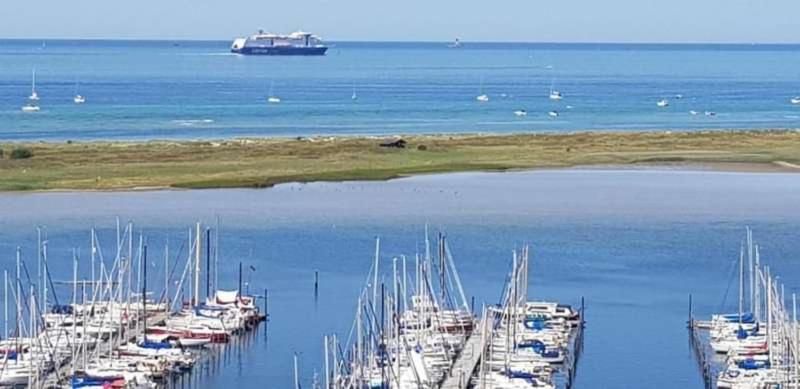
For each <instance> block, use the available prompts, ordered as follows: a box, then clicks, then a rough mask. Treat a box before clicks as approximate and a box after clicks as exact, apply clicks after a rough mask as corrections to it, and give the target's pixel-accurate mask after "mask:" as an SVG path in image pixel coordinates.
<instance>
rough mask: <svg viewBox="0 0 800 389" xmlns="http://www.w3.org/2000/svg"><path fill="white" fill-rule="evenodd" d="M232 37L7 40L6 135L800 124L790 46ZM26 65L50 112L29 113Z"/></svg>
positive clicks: (2, 91)
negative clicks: (260, 50)
mask: <svg viewBox="0 0 800 389" xmlns="http://www.w3.org/2000/svg"><path fill="white" fill-rule="evenodd" d="M229 46H230V42H227V41H216V42H198V41H191V42H186V41H180V42H179V41H174V42H173V41H93V40H55V41H54V40H48V41H41V40H0V140H48V141H63V140H89V139H140V140H141V139H156V138H158V139H195V138H228V137H244V136H287V137H294V136H310V135H345V134H347V135H354V134H358V135H368V134H372V135H386V134H410V133H443V132H448V133H455V132H499V133H503V132H541V131H553V132H559V131H573V130H600V129H613V130H656V129H706V128H708V129H725V128H797V127H800V105H792V104H790V102H789V100H790V99H791V98H792V97H794V96H798V95H800V46H797V45H642V44H636V45H631V44H501V43H494V44H493V43H481V44H477V43H472V44H470V43H466V44H465V45H464V46H463V47H462V48H460V49H449V48H447V47H446V44H445V43H368V42H363V43H355V42H341V43H340V42H334V43H332V47H331V49H330V50H329V53H328V55H326V56H324V57H301V58H297V57H258V56H239V55H235V54H231V53H229V51H228V49H229ZM33 69H36V81H37V82H36V89H37V92H38V93H39V95H40V96H41V101H40V102H39V105H40V107H41V112H38V113H23V112H22V111H21V107H22V106H23V105H24V104H25V103H26V102H27V96H28V95H29V94H30V89H31V73H32V70H33ZM551 88H555V89H557V90H559V91H561V92H562V93H563V94H564V96H565V97H564V99H563V100H561V101H551V100H549V99H548V93H549V91H550V89H551ZM270 89H272V94H274V95H276V96H278V97H280V98H281V99H282V102H281V103H280V104H273V105H268V104H267V101H266V100H267V97H268V95H269V94H270V93H269V91H270ZM76 92H77V93H80V94H81V95H83V96H85V97H86V103H85V104H83V105H80V106H77V105H75V104H74V103H73V102H72V97H73V96H74V94H75V93H76ZM354 93H355V94H356V95H357V97H358V98H357V100H355V101H354V100H353V99H352V95H353V94H354ZM481 93H486V94H488V95H489V97H490V101H489V102H487V103H479V102H477V101H476V99H475V97H476V96H477V95H479V94H481ZM678 95H681V96H682V98H680V99H679V98H678V97H677V96H678ZM661 98H666V99H669V101H670V105H669V107H668V108H658V107H657V106H656V101H657V100H659V99H661ZM520 109H524V110H526V111H527V112H528V115H527V116H526V117H516V116H515V115H514V113H513V112H514V111H515V110H520ZM553 110H555V111H558V112H559V113H560V116H558V117H557V118H551V117H550V116H549V115H548V112H550V111H553ZM689 111H696V112H697V113H698V114H697V115H691V114H690V113H689ZM706 111H709V112H714V113H716V115H715V116H707V115H705V114H704V113H705V112H706Z"/></svg>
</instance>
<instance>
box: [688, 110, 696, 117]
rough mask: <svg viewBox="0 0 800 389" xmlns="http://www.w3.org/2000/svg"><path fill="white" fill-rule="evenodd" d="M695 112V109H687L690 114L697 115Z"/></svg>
mask: <svg viewBox="0 0 800 389" xmlns="http://www.w3.org/2000/svg"><path fill="white" fill-rule="evenodd" d="M697 113H698V112H697V111H695V110H691V111H689V114H690V115H692V116H694V115H697Z"/></svg>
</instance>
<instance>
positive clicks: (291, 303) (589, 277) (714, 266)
mask: <svg viewBox="0 0 800 389" xmlns="http://www.w3.org/2000/svg"><path fill="white" fill-rule="evenodd" d="M798 203H800V180H797V177H796V175H793V174H778V173H772V174H757V173H721V172H709V171H671V170H663V169H656V170H637V171H603V170H559V171H534V172H514V173H463V174H449V175H431V176H420V177H413V178H405V179H399V180H392V181H387V182H343V183H311V184H285V185H279V186H276V187H274V188H270V189H234V190H228V189H225V190H200V191H156V192H129V193H126V192H113V193H35V194H31V193H27V194H22V193H3V194H0V209H2V211H3V217H2V218H0V267H2V268H3V269H11V267H12V264H13V260H14V257H13V255H14V248H15V246H16V245H20V246H21V247H22V250H23V258H24V259H25V260H26V261H27V264H28V266H29V268H30V269H35V240H36V232H35V227H36V226H37V225H42V226H46V231H47V237H48V242H49V246H48V247H49V250H50V265H51V270H52V272H53V278H54V280H55V281H58V280H64V279H69V278H70V277H71V255H72V254H71V253H72V249H73V248H79V249H80V252H81V253H82V259H81V265H80V269H81V273H82V275H83V276H86V277H88V276H89V271H88V253H89V247H88V245H89V228H91V227H92V226H95V227H97V228H98V231H99V235H100V240H101V243H102V244H103V247H104V248H105V250H106V252H109V250H110V247H111V246H112V245H113V242H114V232H113V226H114V218H115V217H116V216H120V217H121V218H122V221H123V222H125V221H126V220H129V219H132V220H134V221H135V223H136V230H137V231H143V232H144V233H145V234H146V239H147V241H148V243H149V245H150V247H151V252H152V253H159V252H160V250H161V249H162V248H163V245H164V243H165V240H166V239H167V238H168V239H169V241H170V247H171V250H172V252H173V254H174V253H177V252H178V251H179V250H180V249H179V247H180V245H181V242H183V241H184V240H185V236H186V235H187V234H188V230H189V228H191V226H192V224H193V223H194V222H195V221H197V220H202V221H204V222H206V223H209V224H211V225H213V223H214V218H215V217H216V216H219V217H220V219H221V223H222V237H221V241H220V249H221V261H222V265H221V267H220V285H221V286H222V287H226V288H235V285H236V283H237V267H238V263H239V262H240V261H241V262H243V263H244V265H245V269H249V266H253V267H254V268H255V271H250V270H246V272H245V275H244V281H245V282H246V283H247V284H248V285H249V287H250V288H251V291H260V290H262V289H263V288H269V291H270V292H269V294H270V307H269V310H270V314H271V315H272V317H271V319H270V322H269V324H268V325H267V326H266V328H261V329H260V330H259V331H258V332H256V333H253V334H252V335H251V336H250V337H248V338H247V339H245V340H244V341H243V342H242V343H244V344H237V345H234V346H233V347H230V348H228V349H226V350H224V351H222V352H221V353H219V354H217V355H219V357H218V358H217V359H214V360H210V361H208V362H207V363H204V364H203V365H202V366H201V367H200V368H199V369H198V373H197V374H196V375H195V376H193V377H190V378H187V381H186V382H184V383H181V385H180V386H185V387H198V388H206V387H238V388H287V387H290V385H291V383H292V355H293V353H295V352H296V353H298V355H299V360H300V366H301V374H302V376H303V380H302V382H303V385H304V387H310V381H311V377H312V376H313V373H314V371H315V370H316V371H320V370H321V369H322V366H323V361H322V355H323V354H322V337H323V336H324V335H325V334H330V333H333V332H336V333H338V334H339V335H340V336H342V337H346V336H347V334H348V331H349V330H350V328H351V324H352V320H353V317H354V310H355V305H356V298H357V296H358V293H359V289H360V288H361V287H362V286H363V285H364V281H365V277H366V274H367V272H368V271H369V268H370V265H371V263H372V258H373V252H374V251H373V250H374V238H375V237H376V236H380V237H381V245H382V250H381V251H382V258H383V261H384V264H385V266H387V267H388V266H390V265H389V264H390V263H391V262H390V261H391V259H392V258H394V257H397V256H399V255H401V254H405V255H409V256H413V255H414V254H415V253H416V252H417V250H421V249H422V243H423V229H424V225H425V224H426V223H428V224H429V225H430V227H431V229H432V230H434V231H438V230H439V229H441V230H443V231H445V232H446V233H447V235H448V238H449V244H450V247H451V249H452V251H453V253H454V257H455V260H456V262H457V264H458V267H459V271H460V274H461V278H462V281H463V284H464V287H465V293H466V294H467V295H468V296H475V299H476V301H477V303H478V305H480V304H481V302H486V303H489V304H491V303H494V302H496V301H498V299H499V298H500V294H501V288H502V280H503V279H504V277H505V275H506V274H507V272H508V271H509V261H510V258H511V250H512V249H514V248H519V247H521V246H522V245H523V244H530V245H531V251H532V261H533V262H532V265H531V277H530V280H529V282H530V292H531V295H532V297H536V298H542V299H557V300H559V301H562V302H565V303H573V304H577V303H579V301H580V297H581V296H584V297H585V298H586V304H587V313H586V318H587V330H586V338H585V347H584V353H583V356H582V358H581V360H580V363H579V366H578V376H577V381H576V385H577V386H576V387H578V388H634V387H635V388H639V387H655V388H701V387H703V384H702V382H701V378H700V374H699V372H698V371H697V365H696V363H695V361H694V360H693V357H692V353H691V350H690V348H689V344H688V333H687V331H686V328H685V324H686V319H687V315H688V308H687V296H688V294H689V293H692V294H693V295H694V302H695V307H694V310H695V313H696V314H697V315H698V316H706V315H709V314H711V313H714V312H720V311H732V310H734V309H735V307H736V301H735V296H736V292H735V290H736V289H735V281H733V284H734V285H733V286H731V280H732V275H734V274H735V271H734V270H735V266H734V264H735V262H736V261H737V260H738V254H739V245H740V243H741V240H742V238H743V236H744V227H745V226H746V225H750V226H752V227H753V228H754V230H755V234H754V235H755V240H756V241H757V242H758V243H759V244H760V245H761V254H762V256H761V257H762V261H763V262H764V263H766V264H769V265H770V266H771V269H772V272H773V274H776V275H778V276H779V277H780V281H781V282H784V283H785V284H786V294H787V296H788V295H790V294H791V293H795V292H798V290H799V288H800V266H798V262H797V258H798V253H800V240H798V239H797V231H798V228H799V227H800V213H798V210H797V206H796V205H797V204H798ZM184 252H185V251H184ZM107 256H108V254H107ZM159 257H160V256H159V255H158V254H153V258H156V259H153V261H152V264H153V271H151V272H149V274H150V277H151V278H150V283H149V284H150V285H156V288H158V286H160V285H163V284H162V283H163V266H162V265H161V263H162V262H161V260H160V259H158V258H159ZM315 270H319V272H320V295H319V298H318V299H316V300H315V299H314V296H313V277H314V271H315ZM33 271H35V270H33ZM728 288H733V289H730V291H729V292H727V299H725V296H726V290H728ZM156 290H157V291H158V290H159V289H156ZM69 295H70V294H69V291H67V290H63V289H62V290H60V296H61V298H62V299H67V298H69ZM265 330H266V331H265Z"/></svg>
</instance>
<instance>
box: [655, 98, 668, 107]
mask: <svg viewBox="0 0 800 389" xmlns="http://www.w3.org/2000/svg"><path fill="white" fill-rule="evenodd" d="M656 106H658V107H659V108H666V107H669V101H667V99H661V100H658V101H656Z"/></svg>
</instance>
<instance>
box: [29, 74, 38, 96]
mask: <svg viewBox="0 0 800 389" xmlns="http://www.w3.org/2000/svg"><path fill="white" fill-rule="evenodd" d="M28 100H31V101H39V95H38V94H37V93H36V69H33V71H32V74H31V95H30V96H28Z"/></svg>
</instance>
